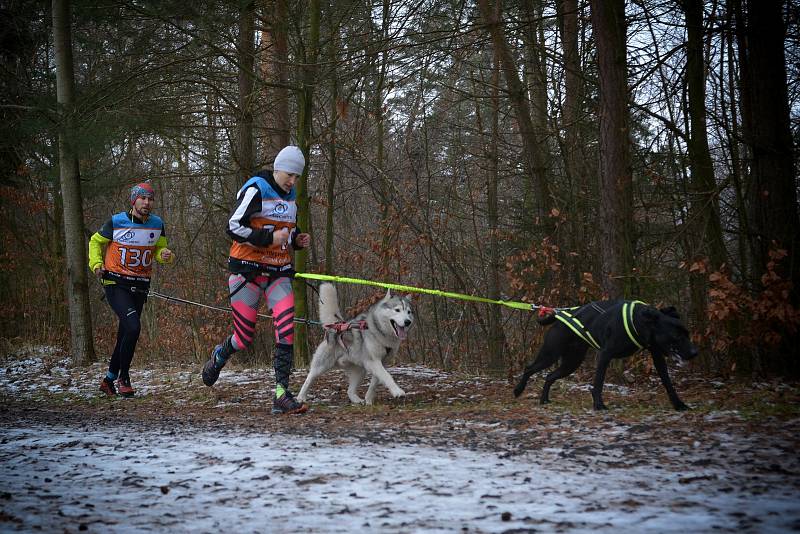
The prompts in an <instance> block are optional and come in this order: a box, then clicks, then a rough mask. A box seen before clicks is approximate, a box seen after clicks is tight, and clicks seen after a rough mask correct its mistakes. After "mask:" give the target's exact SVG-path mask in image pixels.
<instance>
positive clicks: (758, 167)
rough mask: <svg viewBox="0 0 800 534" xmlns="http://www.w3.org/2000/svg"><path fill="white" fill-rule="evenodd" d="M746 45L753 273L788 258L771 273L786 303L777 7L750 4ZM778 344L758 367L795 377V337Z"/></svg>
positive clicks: (781, 34)
mask: <svg viewBox="0 0 800 534" xmlns="http://www.w3.org/2000/svg"><path fill="white" fill-rule="evenodd" d="M746 5H747V14H746V17H747V26H746V29H745V34H744V37H745V40H746V49H745V53H746V55H747V62H746V65H743V70H742V77H743V81H745V80H746V83H745V84H743V93H744V92H745V91H746V92H747V96H748V97H747V98H745V97H744V95H743V103H746V104H747V105H749V106H750V109H749V113H745V115H746V116H748V117H749V118H750V120H748V121H747V122H746V123H745V125H746V130H745V139H746V142H747V144H748V145H749V147H750V151H751V158H752V164H751V166H750V168H751V180H750V184H749V188H748V191H747V200H748V216H749V220H750V230H751V232H752V239H751V245H752V249H753V257H754V261H753V270H754V274H755V275H757V276H759V278H760V276H761V275H763V274H764V273H766V269H767V264H768V263H769V262H770V261H771V259H772V258H771V256H770V252H771V251H772V250H774V249H776V248H779V249H784V250H786V251H787V256H786V257H785V258H783V259H782V260H781V261H780V262H778V263H777V266H776V274H777V275H778V276H779V277H781V278H783V279H785V280H791V282H792V283H793V289H792V290H791V294H790V297H789V298H790V302H791V303H792V305H793V306H795V307H796V306H797V305H798V303H799V302H800V300H799V299H798V297H799V296H800V294H799V293H798V291H800V289H798V288H799V287H800V265H798V257H797V255H798V252H800V251H799V250H798V246H799V245H800V233H799V232H800V218H798V214H797V207H798V206H797V189H796V188H797V184H796V180H797V176H796V174H795V163H794V156H793V146H792V133H791V127H790V114H789V100H788V89H787V82H786V58H785V54H784V41H785V37H786V27H785V25H784V21H783V13H782V2H761V1H753V0H749V1H747V2H746ZM782 334H783V339H782V343H781V344H780V345H778V346H777V347H775V348H774V349H767V350H768V352H767V353H765V354H764V361H763V362H762V363H763V366H764V367H763V368H764V370H765V371H767V372H773V373H779V374H784V375H794V376H796V375H798V374H800V363H798V358H797V352H798V347H797V342H796V337H797V335H796V334H792V333H790V332H788V331H784V332H782Z"/></svg>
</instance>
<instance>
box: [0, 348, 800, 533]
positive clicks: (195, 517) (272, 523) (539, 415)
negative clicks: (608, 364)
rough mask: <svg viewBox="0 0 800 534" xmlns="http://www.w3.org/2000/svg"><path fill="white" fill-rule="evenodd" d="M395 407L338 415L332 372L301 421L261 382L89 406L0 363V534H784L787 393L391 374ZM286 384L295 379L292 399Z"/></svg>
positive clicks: (796, 394)
mask: <svg viewBox="0 0 800 534" xmlns="http://www.w3.org/2000/svg"><path fill="white" fill-rule="evenodd" d="M390 372H391V373H392V375H393V376H394V377H395V379H396V380H397V382H398V384H399V385H400V386H401V387H402V388H403V389H404V390H405V391H406V392H407V393H408V395H407V396H406V397H404V398H401V399H391V398H389V396H388V394H387V393H386V391H385V390H381V392H380V394H379V396H378V401H377V403H376V405H375V406H352V405H350V404H349V402H348V400H347V395H346V393H345V389H346V386H345V384H346V381H345V379H344V377H343V375H342V374H341V373H337V372H331V373H329V374H327V375H325V376H324V377H323V378H322V379H321V380H320V382H319V383H318V384H317V385H315V388H314V390H313V391H312V395H311V399H310V400H311V409H310V411H309V412H308V413H306V414H304V415H301V416H274V415H271V414H270V407H271V396H272V390H271V380H270V378H269V377H270V375H271V372H270V371H269V370H267V369H246V368H241V367H237V366H235V365H234V366H231V367H230V369H229V368H226V369H225V371H224V372H223V375H222V377H221V378H220V380H219V382H218V383H217V385H215V386H214V387H213V388H207V387H205V386H203V384H202V382H201V381H200V377H199V368H198V366H197V365H183V366H164V367H161V368H157V369H148V370H134V372H133V376H132V379H133V385H134V387H135V388H136V389H137V396H136V397H135V398H134V399H119V398H111V399H109V398H103V397H101V396H100V395H99V392H98V391H97V386H98V382H99V378H100V377H101V376H102V374H103V370H102V366H101V365H100V364H96V365H94V366H91V367H88V368H81V369H76V368H73V367H70V366H69V364H68V361H67V360H65V359H64V358H63V357H60V356H58V355H57V354H56V353H53V352H48V351H31V352H30V354H16V355H14V356H13V357H10V356H9V357H6V358H5V359H2V360H0V396H2V402H3V404H2V406H3V407H2V410H0V432H1V433H2V438H0V531H11V532H14V531H19V532H28V531H35V530H40V531H44V532H77V531H90V532H95V531H97V532H100V531H104V532H107V531H111V532H140V531H170V532H175V531H177V532H184V531H185V532H188V531H192V532H210V531H215V530H218V529H220V528H225V529H231V530H236V531H239V532H273V531H279V530H281V531H282V530H287V529H304V530H308V531H314V532H345V531H348V532H352V531H353V530H358V531H363V532H454V531H459V532H553V531H563V532H590V531H594V532H596V531H601V532H603V531H608V532H611V531H616V530H618V529H620V528H627V529H632V530H633V531H644V530H648V531H658V532H679V531H680V532H686V531H687V530H688V531H692V532H711V531H714V532H719V531H737V532H791V531H798V530H800V459H798V454H797V450H798V445H799V444H800V443H798V442H799V441H800V439H799V438H798V436H799V435H800V433H798V431H799V430H800V402H798V401H800V389H799V388H798V386H797V385H796V384H783V383H773V382H770V383H758V384H741V383H735V382H726V381H722V380H709V379H699V378H696V377H692V376H690V375H685V374H682V373H681V372H678V373H676V374H674V375H675V382H676V387H677V389H678V391H679V392H680V393H681V396H682V398H683V399H684V401H686V402H687V404H689V405H690V407H691V408H692V409H691V410H690V411H688V412H676V411H673V410H672V408H671V406H670V405H669V402H668V400H667V398H666V394H665V393H664V391H663V388H662V387H661V385H660V383H659V382H658V379H657V377H652V378H650V379H641V380H640V381H639V383H637V384H636V386H635V387H634V386H620V385H614V384H608V387H607V390H606V395H605V399H606V403H607V404H608V406H609V408H610V409H609V411H607V412H600V413H598V412H594V411H593V410H591V395H590V393H589V391H588V388H587V385H586V383H585V382H584V381H582V379H583V378H585V377H583V376H580V375H579V376H578V377H575V378H574V380H573V381H563V383H560V384H557V386H555V387H554V389H553V391H552V394H551V398H552V399H553V403H552V404H550V405H547V406H540V405H539V404H538V402H537V395H538V393H539V391H540V388H541V379H540V378H537V379H535V380H532V382H531V384H530V385H529V388H528V390H527V391H526V393H525V394H524V395H523V396H522V397H521V398H520V399H514V398H513V396H512V394H511V389H512V385H511V384H509V383H508V381H507V380H497V379H492V378H488V377H482V376H465V375H460V374H454V373H445V372H442V371H439V370H435V369H430V368H425V367H412V366H401V367H395V368H392V369H390ZM304 375H305V373H304V371H303V370H302V369H301V370H298V371H297V372H296V373H295V375H294V378H293V379H294V380H295V381H296V382H297V383H298V385H299V384H300V383H302V380H303V378H304Z"/></svg>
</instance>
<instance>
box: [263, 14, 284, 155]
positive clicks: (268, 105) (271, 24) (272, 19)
mask: <svg viewBox="0 0 800 534" xmlns="http://www.w3.org/2000/svg"><path fill="white" fill-rule="evenodd" d="M264 4H265V5H264V12H265V18H266V20H265V23H264V26H265V27H266V29H265V30H262V32H261V47H260V48H261V54H260V64H261V78H262V80H263V83H264V85H263V89H262V96H261V101H262V102H263V105H264V106H265V110H266V111H265V113H264V124H265V125H266V130H267V132H266V135H265V136H264V138H263V141H262V144H261V147H260V148H261V151H260V152H261V153H260V154H259V158H260V161H262V162H264V163H266V162H269V161H273V160H274V159H275V156H277V155H278V152H280V150H281V149H282V148H283V147H285V146H286V145H288V144H289V140H290V135H289V132H290V129H291V127H290V124H289V89H288V78H289V76H288V61H289V53H288V38H287V34H286V33H287V32H286V27H287V25H288V16H289V8H288V5H287V0H265V2H264Z"/></svg>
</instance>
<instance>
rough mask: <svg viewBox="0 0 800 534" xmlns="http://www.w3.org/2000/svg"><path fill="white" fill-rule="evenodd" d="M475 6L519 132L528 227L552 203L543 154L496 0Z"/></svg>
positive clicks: (544, 217) (541, 218)
mask: <svg viewBox="0 0 800 534" xmlns="http://www.w3.org/2000/svg"><path fill="white" fill-rule="evenodd" d="M478 8H479V9H480V13H481V18H483V21H484V23H485V24H486V26H487V28H488V30H489V34H490V35H491V37H492V45H493V46H494V47H495V49H496V50H497V53H498V55H499V57H500V66H501V68H502V70H503V76H504V77H505V80H506V86H507V87H508V95H509V98H510V99H511V104H512V106H513V108H514V114H515V116H516V118H517V125H518V128H519V133H520V136H521V137H522V145H523V152H524V162H525V170H526V172H527V174H528V181H527V183H528V187H527V190H526V195H527V196H526V198H528V199H530V204H528V205H526V206H525V207H526V209H527V210H529V211H530V212H531V217H529V218H527V222H528V223H529V224H530V225H531V227H532V226H533V224H532V223H533V222H534V221H536V220H537V219H538V220H539V221H540V222H541V223H544V224H546V223H547V221H548V219H547V214H548V212H549V211H550V207H551V204H552V203H551V198H550V194H549V191H548V188H547V177H546V175H545V170H546V169H545V168H544V163H543V159H544V158H543V157H542V154H541V150H542V149H541V147H539V146H538V145H537V143H536V136H535V131H534V127H533V122H532V121H531V109H530V104H529V103H528V99H527V97H526V91H525V87H524V86H523V85H522V82H521V81H520V79H519V74H518V69H517V66H516V64H515V62H514V56H513V55H512V54H511V50H510V49H509V47H508V43H507V42H506V40H505V36H504V35H503V23H502V21H501V19H500V11H501V10H500V3H497V4H490V2H489V0H478ZM528 191H529V192H531V193H532V194H533V196H534V197H535V198H533V199H531V193H528ZM546 233H548V234H549V233H550V232H549V231H547V230H546Z"/></svg>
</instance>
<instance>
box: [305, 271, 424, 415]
mask: <svg viewBox="0 0 800 534" xmlns="http://www.w3.org/2000/svg"><path fill="white" fill-rule="evenodd" d="M319 318H320V321H322V324H326V325H327V324H333V323H337V322H338V323H339V324H340V325H342V324H343V317H342V314H341V312H340V311H339V304H338V300H337V294H336V288H335V287H334V286H333V285H331V284H322V285H321V286H320V288H319ZM413 322H414V312H413V310H412V309H411V299H410V298H409V297H399V296H394V295H392V293H391V291H387V292H386V295H385V296H384V297H383V298H382V299H381V300H380V301H378V302H377V303H376V304H374V305H372V306H371V307H370V308H369V309H368V310H367V311H366V312H364V313H362V314H361V315H359V316H357V317H355V318H354V319H351V320H350V321H348V323H349V325H350V327H349V328H347V329H342V330H333V331H328V332H327V333H326V336H325V340H323V341H322V343H320V344H319V346H318V347H317V350H316V351H314V357H313V358H312V360H311V367H310V369H309V370H308V376H307V377H306V381H305V383H304V384H303V387H302V388H301V389H300V393H299V394H298V395H297V399H298V400H299V401H301V402H305V400H306V398H307V397H308V389H309V388H310V387H311V384H313V383H314V380H316V379H317V377H319V376H320V375H321V374H322V373H324V372H325V371H328V370H330V369H333V368H334V367H336V368H338V369H342V370H343V371H344V373H345V375H347V380H348V382H349V385H348V387H347V396H348V397H350V401H351V402H353V403H356V404H362V403H364V402H366V403H367V404H372V402H373V401H374V400H375V389H376V387H377V386H378V382H381V383H382V384H383V385H384V386H386V387H387V388H388V389H389V392H390V393H391V394H392V397H401V396H403V395H405V394H406V393H405V391H403V390H402V389H400V387H399V386H398V385H397V384H396V383H395V381H394V379H393V378H392V376H391V375H390V374H389V373H388V372H387V371H386V368H385V367H384V366H383V361H384V360H385V359H386V358H389V357H391V356H394V355H395V354H396V353H397V349H398V348H399V347H400V343H402V341H403V340H404V339H405V338H406V334H407V332H408V329H409V328H411V324H412V323H413ZM366 373H370V374H371V375H372V377H371V378H370V381H369V388H368V389H367V394H366V396H365V398H364V399H362V398H361V397H359V396H358V394H357V393H356V388H358V386H359V384H360V383H361V381H362V380H363V379H364V375H366Z"/></svg>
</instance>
